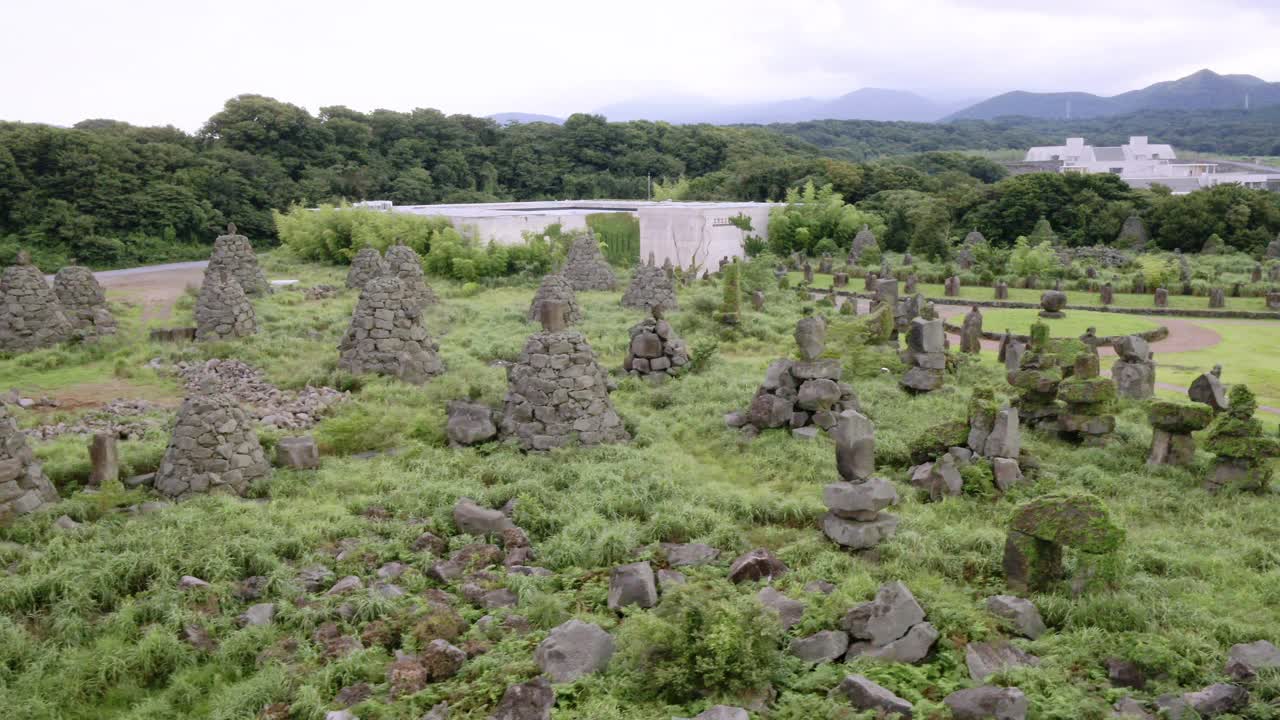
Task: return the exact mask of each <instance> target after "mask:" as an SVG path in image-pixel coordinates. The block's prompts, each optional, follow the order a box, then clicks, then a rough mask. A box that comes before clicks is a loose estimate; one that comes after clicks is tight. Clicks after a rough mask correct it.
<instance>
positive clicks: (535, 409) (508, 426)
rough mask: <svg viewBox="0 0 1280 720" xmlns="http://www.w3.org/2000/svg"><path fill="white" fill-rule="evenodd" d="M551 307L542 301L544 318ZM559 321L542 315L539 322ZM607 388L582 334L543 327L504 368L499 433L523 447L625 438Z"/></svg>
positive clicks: (598, 441) (602, 441) (628, 435)
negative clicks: (504, 380) (514, 359)
mask: <svg viewBox="0 0 1280 720" xmlns="http://www.w3.org/2000/svg"><path fill="white" fill-rule="evenodd" d="M550 307H551V306H544V317H545V316H547V314H548V313H547V312H546V310H547V309H548V308H550ZM559 314H561V315H562V314H563V310H561V311H560V313H559ZM561 323H562V320H561V321H560V322H559V323H548V322H547V321H546V319H544V327H547V325H548V324H551V326H552V327H555V326H557V325H558V324H561ZM609 390H610V388H609V380H608V375H607V374H606V373H605V371H604V368H602V367H601V366H600V363H599V362H597V361H596V355H595V352H594V351H593V350H592V349H591V344H590V343H588V342H587V338H586V337H585V336H583V334H582V333H580V332H578V331H576V330H558V331H557V330H550V329H544V330H543V331H542V332H539V333H535V334H533V335H530V336H529V339H528V340H526V341H525V344H524V349H523V350H521V351H520V356H519V357H518V358H517V359H516V362H515V364H513V365H512V366H510V367H509V368H507V396H506V400H505V402H504V407H503V411H502V423H501V429H502V432H503V433H504V434H505V435H507V436H510V437H514V438H515V439H516V440H517V441H518V442H519V444H520V446H521V447H523V448H524V449H526V450H550V449H552V448H556V447H562V446H565V445H569V444H572V443H574V442H580V443H581V444H583V445H598V444H602V443H619V442H627V441H628V440H630V439H631V436H630V434H628V433H627V430H626V428H624V427H623V424H622V418H621V417H619V416H618V413H617V411H616V410H614V408H613V403H612V402H611V401H610V400H609Z"/></svg>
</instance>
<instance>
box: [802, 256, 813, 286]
mask: <svg viewBox="0 0 1280 720" xmlns="http://www.w3.org/2000/svg"><path fill="white" fill-rule="evenodd" d="M804 281H805V282H806V283H809V284H813V266H812V265H810V264H809V263H808V261H805V264H804Z"/></svg>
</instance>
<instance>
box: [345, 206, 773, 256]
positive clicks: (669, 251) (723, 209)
mask: <svg viewBox="0 0 1280 720" xmlns="http://www.w3.org/2000/svg"><path fill="white" fill-rule="evenodd" d="M777 205H778V203H755V202H672V201H663V202H653V201H646V200H549V201H542V202H511V203H469V204H464V205H393V204H392V203H390V202H388V201H386V200H372V201H367V202H363V203H355V205H354V206H355V207H364V208H368V209H374V210H380V211H383V212H401V213H411V214H414V215H432V216H439V217H444V218H448V220H449V222H450V223H451V224H452V225H453V227H454V228H455V229H456V230H458V232H460V233H462V235H463V236H464V237H467V238H470V239H472V240H475V241H477V242H485V243H487V242H490V241H493V242H496V243H498V244H500V245H516V244H519V243H521V242H524V237H525V235H524V234H525V233H527V232H532V233H542V232H544V231H545V230H546V229H547V227H549V226H551V225H557V224H558V225H559V226H560V228H561V230H579V229H583V228H586V227H587V216H588V215H594V214H596V213H617V212H622V213H628V214H630V215H633V216H635V217H636V218H637V219H638V220H639V222H640V257H641V259H646V260H647V259H648V257H649V254H650V253H653V255H654V259H655V260H656V261H657V263H658V264H659V265H661V264H662V263H664V262H665V261H666V260H668V259H670V260H671V262H672V264H673V265H678V266H680V267H689V265H690V264H691V263H696V264H698V265H701V266H704V267H707V266H709V267H715V265H716V262H717V261H718V260H719V259H720V258H722V257H742V256H743V249H742V244H743V240H744V239H745V238H746V236H747V235H756V236H759V237H761V238H766V237H767V235H768V228H769V211H770V210H771V209H772V208H773V207H776V206H777ZM737 216H746V217H747V218H749V219H750V221H751V224H750V227H751V230H750V231H749V232H744V231H743V230H741V229H739V228H738V226H737V225H736V224H735V223H734V222H733V221H731V218H734V217H737Z"/></svg>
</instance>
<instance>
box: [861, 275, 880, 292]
mask: <svg viewBox="0 0 1280 720" xmlns="http://www.w3.org/2000/svg"><path fill="white" fill-rule="evenodd" d="M879 279H880V276H879V275H877V274H876V273H873V272H869V273H867V275H866V277H865V278H863V283H862V288H863V289H864V290H868V291H870V290H875V289H876V280H879Z"/></svg>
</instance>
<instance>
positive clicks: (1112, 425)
mask: <svg viewBox="0 0 1280 720" xmlns="http://www.w3.org/2000/svg"><path fill="white" fill-rule="evenodd" d="M1115 399H1116V384H1115V383H1114V382H1113V381H1112V380H1111V378H1104V377H1101V375H1100V374H1099V369H1098V353H1097V351H1096V350H1094V349H1092V348H1090V349H1089V350H1086V351H1084V352H1082V353H1080V354H1079V355H1078V356H1076V360H1075V363H1074V368H1073V372H1072V374H1071V377H1069V378H1067V379H1065V380H1063V381H1062V382H1060V383H1059V384H1058V400H1060V401H1061V402H1063V403H1065V404H1066V408H1065V409H1064V410H1063V411H1062V412H1061V413H1059V414H1058V431H1059V432H1060V433H1062V435H1063V436H1064V437H1066V438H1068V439H1070V440H1072V441H1075V442H1078V443H1080V444H1082V445H1089V446H1094V447H1099V446H1102V445H1105V444H1106V442H1107V437H1108V436H1109V435H1111V433H1113V432H1115V429H1116V417H1115V416H1114V415H1110V414H1108V413H1107V410H1109V409H1110V407H1111V405H1112V403H1113V402H1114V401H1115Z"/></svg>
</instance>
